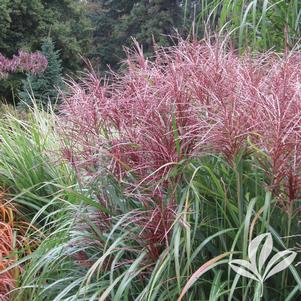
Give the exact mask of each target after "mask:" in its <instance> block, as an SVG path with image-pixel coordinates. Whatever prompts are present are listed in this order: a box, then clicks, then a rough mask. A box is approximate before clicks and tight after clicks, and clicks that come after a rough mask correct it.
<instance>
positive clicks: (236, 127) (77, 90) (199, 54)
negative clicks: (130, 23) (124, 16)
mask: <svg viewBox="0 0 301 301" xmlns="http://www.w3.org/2000/svg"><path fill="white" fill-rule="evenodd" d="M126 64H127V67H128V68H127V70H126V71H125V72H124V73H123V74H121V75H117V74H112V78H110V79H109V80H107V79H99V78H98V77H97V76H96V75H95V74H87V75H86V77H84V78H83V79H82V81H81V83H78V82H70V83H69V88H70V89H69V93H68V94H66V95H65V96H64V97H65V103H64V104H63V106H62V108H61V109H62V113H63V116H64V117H62V120H63V123H64V131H65V134H66V137H67V139H66V141H67V142H68V143H66V144H65V146H64V154H65V157H66V158H68V159H69V160H70V161H71V162H72V164H73V165H74V166H75V167H76V168H77V169H78V170H79V171H80V173H81V174H83V173H84V174H85V175H89V176H91V177H98V176H100V175H101V172H102V171H103V170H104V169H109V170H110V171H111V172H113V173H114V174H115V176H116V177H118V178H119V180H121V181H123V182H124V183H125V185H126V187H127V189H128V192H134V191H136V190H137V189H138V188H140V189H142V191H143V193H142V194H140V195H139V198H140V200H141V201H143V202H146V203H147V202H149V201H150V199H151V201H150V202H154V203H156V204H161V203H162V199H163V195H164V193H165V191H166V189H167V188H169V189H171V190H172V188H171V187H176V183H177V180H178V179H175V180H173V181H171V180H170V179H169V180H168V175H170V172H171V171H172V170H173V168H174V167H175V166H178V165H179V164H182V162H184V161H185V160H186V159H189V158H191V157H200V156H202V155H205V154H207V153H214V154H221V155H223V156H224V158H225V159H226V160H227V161H228V162H229V164H230V165H233V164H234V161H235V158H236V157H237V156H238V154H242V155H249V154H251V153H253V154H255V156H256V157H257V158H258V160H259V162H260V164H261V167H262V168H263V169H264V171H265V173H266V176H267V179H268V185H269V187H270V189H271V190H272V191H274V192H275V194H276V196H277V197H278V199H279V202H280V203H281V204H282V205H284V208H285V209H287V210H288V207H287V204H291V203H292V202H293V201H294V200H295V199H296V198H298V197H299V196H300V192H301V191H300V188H299V187H300V183H301V177H300V176H301V175H300V169H301V149H300V145H301V144H300V142H301V141H300V137H301V120H300V119H301V82H300V79H301V56H300V54H298V53H291V54H289V55H287V56H283V57H281V56H276V55H275V54H273V53H267V54H264V55H259V56H256V57H254V56H252V55H250V54H245V55H243V56H238V55H237V54H236V53H235V51H234V50H232V49H227V48H226V47H225V45H224V44H223V43H218V42H215V43H210V42H208V41H201V42H197V41H192V42H189V41H180V42H179V44H178V45H177V46H174V47H169V48H163V49H158V50H157V52H156V55H155V58H154V60H153V61H150V60H148V59H146V58H145V57H144V56H143V53H142V50H141V49H140V48H139V47H138V46H137V47H136V51H134V52H133V53H129V55H128V59H127V61H126ZM66 141H65V142H66ZM171 202H172V201H171ZM289 207H291V206H289ZM162 214H163V213H162Z"/></svg>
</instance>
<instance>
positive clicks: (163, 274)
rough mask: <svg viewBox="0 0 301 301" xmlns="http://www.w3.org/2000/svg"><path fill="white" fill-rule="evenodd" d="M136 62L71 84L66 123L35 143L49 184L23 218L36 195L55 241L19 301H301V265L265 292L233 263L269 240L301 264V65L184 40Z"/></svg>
mask: <svg viewBox="0 0 301 301" xmlns="http://www.w3.org/2000/svg"><path fill="white" fill-rule="evenodd" d="M125 63H126V64H127V69H126V71H125V72H124V73H123V74H121V75H117V74H111V76H110V77H109V78H98V77H97V75H95V74H94V73H89V74H86V75H84V76H83V77H82V79H81V81H80V82H69V83H68V86H69V92H68V93H67V94H65V95H64V96H63V97H64V100H65V101H64V104H63V105H62V107H61V114H60V115H59V116H58V117H56V120H55V122H54V118H55V117H53V116H51V115H50V116H49V117H48V122H47V123H46V124H45V123H41V122H36V123H34V124H35V125H34V128H37V129H40V130H39V131H36V132H32V133H33V134H32V137H33V138H35V139H33V140H31V139H30V133H31V132H28V131H27V133H29V136H26V137H27V138H28V139H29V141H30V142H31V143H32V145H33V146H32V147H31V148H32V149H33V150H34V151H35V152H40V153H41V155H42V158H43V160H41V161H38V163H37V164H38V166H39V167H43V168H42V169H40V168H38V169H37V165H35V164H33V165H30V166H32V168H34V170H36V171H39V172H40V176H39V179H41V183H38V182H34V185H35V187H38V188H37V189H35V190H31V189H30V188H29V187H28V186H26V191H31V193H32V194H26V196H27V197H28V198H29V199H27V201H26V204H25V207H24V211H25V212H27V211H26V210H27V209H28V205H29V203H30V202H29V200H30V197H31V196H38V197H35V198H33V199H34V200H35V203H34V204H35V207H36V210H37V214H36V216H35V217H34V221H36V222H37V224H38V225H39V227H40V228H41V229H42V231H43V233H44V235H45V239H43V241H42V242H41V243H40V245H39V247H38V248H37V249H36V250H35V251H34V252H32V254H31V255H30V256H27V257H26V258H25V259H24V260H23V262H20V265H21V266H22V272H21V273H20V277H19V279H18V283H17V285H16V287H17V288H16V289H15V290H14V291H13V296H14V300H56V301H59V300H115V301H117V300H148V301H149V300H160V301H169V300H260V298H263V299H264V300H297V299H298V296H299V297H300V294H301V278H300V276H301V275H300V267H298V266H297V262H298V261H300V258H298V257H297V258H295V260H294V262H293V263H292V264H290V265H289V268H288V269H286V270H285V271H282V272H281V273H277V274H275V275H274V276H273V277H270V278H269V279H268V280H267V281H266V282H265V283H264V285H263V287H261V286H260V285H259V284H258V282H257V281H255V280H254V279H250V278H246V277H240V276H239V274H237V273H235V272H234V271H233V270H232V269H231V266H230V265H229V262H230V261H231V260H233V259H234V258H237V259H246V260H248V256H249V257H250V252H249V254H248V245H249V243H250V241H251V240H252V239H253V238H255V237H256V236H258V235H260V234H263V233H267V232H268V233H271V238H272V240H273V243H274V249H273V250H271V251H273V253H276V252H277V251H282V250H284V249H294V250H295V251H297V247H298V241H300V223H298V222H299V221H300V220H301V218H300V215H299V212H300V211H299V210H300V193H301V188H300V181H301V177H300V176H301V173H300V172H301V148H300V145H301V144H300V142H301V141H300V139H301V117H300V116H301V83H300V78H301V57H300V54H298V53H293V52H292V53H289V54H285V55H284V54H276V53H265V54H262V55H258V56H252V55H249V54H245V55H244V56H238V55H237V54H236V52H235V51H234V50H232V49H231V48H229V47H227V43H226V42H225V41H217V42H214V43H213V42H212V43H211V42H209V41H201V42H199V41H179V44H178V46H175V47H169V48H160V49H158V50H157V52H156V55H155V57H154V59H153V60H152V61H150V60H147V59H145V58H144V56H143V53H142V50H141V49H140V48H139V47H138V46H136V49H135V51H133V52H129V54H128V59H127V61H126V62H125ZM36 114H38V113H36ZM35 116H38V115H35ZM37 120H40V119H39V118H38V119H37ZM45 126H46V128H47V131H46V132H45V131H41V129H45ZM23 127H24V126H23V125H22V128H23ZM24 130H26V126H25V127H24ZM43 133H44V135H43ZM45 133H46V135H45ZM2 135H3V137H6V136H5V135H4V134H2ZM39 135H43V136H42V137H43V139H45V140H42V141H45V143H47V144H45V145H47V147H45V148H44V144H42V146H43V147H41V140H39V139H36V138H37V137H39ZM8 136H9V137H14V135H13V134H8ZM49 137H50V138H51V139H49ZM27 138H26V139H27ZM1 139H2V138H1ZM6 140H7V141H11V140H8V139H6ZM11 143H12V142H11ZM26 143H27V142H26ZM51 145H55V146H56V147H55V148H54V149H53V148H51ZM0 148H1V149H2V150H0V151H2V152H3V151H5V154H7V155H8V154H9V152H8V149H7V148H4V146H1V147H0ZM48 148H50V150H49V151H47V149H48ZM54 153H55V154H57V155H58V154H59V157H60V160H59V161H53V156H52V155H53V154H54ZM14 155H15V156H17V158H19V161H20V162H23V160H22V158H23V157H25V156H26V157H28V156H29V155H28V154H26V152H24V151H23V152H19V153H17V154H15V153H14ZM31 156H32V154H31ZM7 160H8V159H7ZM7 160H6V161H4V163H5V162H7ZM19 161H18V162H19ZM30 162H33V161H30ZM0 163H1V164H2V165H1V168H3V169H4V170H7V169H8V168H7V166H6V165H5V164H4V163H2V162H0ZM10 165H11V164H9V166H10ZM69 168H70V170H69ZM72 173H74V174H75V178H76V180H74V177H73V174H72ZM1 174H2V176H3V179H9V181H8V180H7V181H6V186H8V187H9V189H10V191H12V194H14V189H15V191H20V186H18V187H17V188H18V189H16V187H15V183H14V181H13V179H12V180H10V179H11V173H4V172H3V173H1ZM60 174H62V177H60V176H59V175H60ZM68 174H70V175H72V176H71V177H70V178H68ZM21 179H22V178H21ZM20 185H23V184H22V183H21V184H20ZM24 185H25V182H24ZM21 191H22V189H21ZM15 194H16V193H15ZM17 199H19V200H20V198H17ZM39 200H41V202H39ZM19 203H20V204H21V206H22V202H19ZM49 210H50V211H49ZM45 212H47V213H48V212H51V213H50V214H49V213H48V214H45ZM270 245H271V244H270ZM259 261H260V260H259ZM277 263H278V261H277V260H276V261H275V262H274V265H276V264H277ZM261 293H262V295H261Z"/></svg>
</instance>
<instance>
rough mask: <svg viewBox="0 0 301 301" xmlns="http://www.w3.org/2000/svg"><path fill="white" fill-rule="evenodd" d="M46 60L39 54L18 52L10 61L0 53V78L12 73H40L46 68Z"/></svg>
mask: <svg viewBox="0 0 301 301" xmlns="http://www.w3.org/2000/svg"><path fill="white" fill-rule="evenodd" d="M47 64H48V63H47V59H46V57H45V56H44V55H43V54H42V53H41V52H34V53H28V52H25V51H19V53H18V55H14V56H13V57H12V58H11V59H8V58H6V57H5V56H3V55H2V54H1V53H0V78H1V77H5V76H6V75H7V74H9V73H13V72H19V71H21V72H29V73H33V74H36V73H40V72H43V71H44V70H45V69H46V68H47Z"/></svg>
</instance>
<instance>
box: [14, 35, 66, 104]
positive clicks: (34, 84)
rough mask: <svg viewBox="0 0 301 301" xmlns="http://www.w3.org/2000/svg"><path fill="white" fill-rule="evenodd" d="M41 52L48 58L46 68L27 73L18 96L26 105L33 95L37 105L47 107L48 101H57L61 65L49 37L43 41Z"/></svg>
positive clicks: (60, 82) (61, 85) (57, 53)
mask: <svg viewBox="0 0 301 301" xmlns="http://www.w3.org/2000/svg"><path fill="white" fill-rule="evenodd" d="M42 53H43V54H44V55H45V57H46V58H47V60H48V66H47V68H46V70H45V71H44V72H43V73H40V74H27V78H26V80H23V81H22V83H23V89H22V91H21V92H20V93H19V96H20V98H21V100H22V102H23V103H26V104H28V105H32V99H33V97H34V99H35V101H36V102H37V104H38V105H40V106H41V107H42V108H44V109H47V106H48V105H49V103H51V104H52V105H53V104H56V103H58V90H59V89H62V88H63V80H62V65H61V59H60V55H59V51H58V50H55V46H54V43H53V41H52V39H51V38H47V39H46V40H45V41H44V43H43V45H42ZM22 102H21V103H20V105H22Z"/></svg>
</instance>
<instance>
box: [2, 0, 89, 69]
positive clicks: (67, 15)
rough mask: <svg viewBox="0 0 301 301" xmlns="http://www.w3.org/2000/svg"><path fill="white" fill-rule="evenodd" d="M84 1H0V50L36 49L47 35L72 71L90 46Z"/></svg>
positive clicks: (14, 51) (65, 66)
mask: <svg viewBox="0 0 301 301" xmlns="http://www.w3.org/2000/svg"><path fill="white" fill-rule="evenodd" d="M86 12H87V8H86V4H85V1H80V0H1V1H0V52H1V53H3V54H4V55H5V56H11V55H13V54H15V53H16V52H17V51H18V50H19V49H24V50H30V51H35V50H38V49H39V48H40V46H41V44H42V41H43V39H44V38H45V37H46V36H48V34H49V32H50V33H51V37H52V38H53V39H54V40H55V41H56V44H57V47H58V48H59V49H62V53H61V56H62V61H63V67H64V70H68V71H69V70H72V71H75V70H77V69H78V67H79V64H80V62H81V59H80V57H79V54H82V55H85V53H87V51H88V49H89V48H90V45H89V43H90V41H91V39H90V38H91V33H92V28H91V24H90V21H89V19H88V17H87V14H86Z"/></svg>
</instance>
